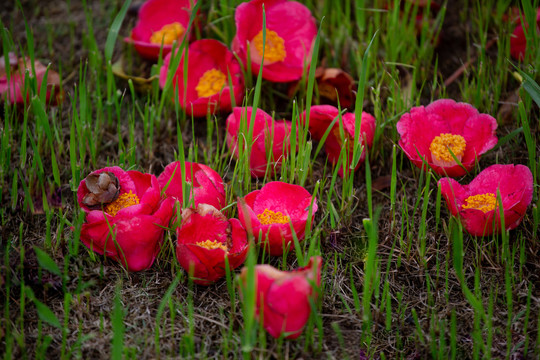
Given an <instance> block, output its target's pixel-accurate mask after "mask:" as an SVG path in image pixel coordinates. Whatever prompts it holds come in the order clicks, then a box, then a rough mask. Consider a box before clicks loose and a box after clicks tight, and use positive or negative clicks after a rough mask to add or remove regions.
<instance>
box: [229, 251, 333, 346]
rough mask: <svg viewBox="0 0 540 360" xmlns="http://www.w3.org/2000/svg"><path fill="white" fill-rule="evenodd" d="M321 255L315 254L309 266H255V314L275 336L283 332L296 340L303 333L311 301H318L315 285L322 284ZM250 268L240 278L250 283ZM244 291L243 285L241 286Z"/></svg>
mask: <svg viewBox="0 0 540 360" xmlns="http://www.w3.org/2000/svg"><path fill="white" fill-rule="evenodd" d="M321 266H322V258H321V257H320V256H315V257H312V258H311V259H310V260H309V263H308V265H307V266H306V267H302V268H299V269H296V270H293V271H280V270H278V269H276V268H274V267H272V266H270V265H257V266H255V288H256V289H257V297H256V300H255V301H256V302H255V309H256V316H257V318H258V319H259V320H260V319H261V316H262V322H263V326H264V328H265V329H266V331H268V333H270V335H272V336H273V337H275V338H278V337H280V336H281V335H284V336H285V338H287V339H296V338H297V337H299V336H300V334H301V333H302V330H303V329H304V326H305V325H306V323H307V321H308V319H309V314H310V313H311V305H310V300H313V301H314V300H316V298H317V291H318V290H315V289H314V287H317V288H318V287H319V286H320V284H321ZM247 272H248V269H247V268H245V267H244V268H243V269H242V272H241V274H240V279H241V280H242V283H243V284H244V286H245V285H246V282H247ZM240 290H241V291H242V287H240Z"/></svg>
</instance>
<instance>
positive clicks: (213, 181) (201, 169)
mask: <svg viewBox="0 0 540 360" xmlns="http://www.w3.org/2000/svg"><path fill="white" fill-rule="evenodd" d="M184 164H185V167H186V176H184V181H185V182H186V185H187V186H189V187H190V191H191V196H192V197H193V201H194V206H197V205H198V204H209V205H212V206H213V207H215V208H217V209H222V208H223V207H224V206H225V205H226V200H225V189H224V188H223V179H222V178H221V176H219V174H218V173H217V172H216V171H214V170H213V169H211V168H210V167H208V166H206V165H203V164H198V163H191V162H188V161H186V162H185V163H184ZM181 169H182V168H181V166H180V161H174V162H172V163H170V164H169V165H167V166H166V167H165V169H163V172H162V173H161V175H159V177H158V179H157V181H158V183H159V186H160V187H161V188H162V189H164V188H165V186H167V189H166V190H165V194H166V195H167V196H170V197H172V198H174V199H176V200H178V201H179V202H180V203H182V201H183V195H182V176H181V174H182V170H181ZM171 177H172V180H170V179H171ZM169 180H170V181H169ZM167 184H169V185H167Z"/></svg>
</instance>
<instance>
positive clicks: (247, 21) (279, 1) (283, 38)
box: [232, 0, 317, 82]
mask: <svg viewBox="0 0 540 360" xmlns="http://www.w3.org/2000/svg"><path fill="white" fill-rule="evenodd" d="M263 3H264V9H265V14H266V44H264V43H263V29H262V27H263ZM234 19H235V22H236V36H235V37H234V39H233V42H232V48H233V50H234V51H235V52H236V53H238V56H239V57H240V59H242V60H245V61H246V63H247V61H251V71H252V72H253V73H254V74H258V73H259V68H260V66H261V63H262V65H263V72H262V77H263V78H264V79H266V80H270V81H274V82H288V81H294V80H298V79H300V78H301V77H302V74H303V73H304V70H305V68H306V67H307V66H308V64H309V61H310V58H311V51H312V47H313V43H314V41H315V36H316V35H317V25H316V24H315V19H314V18H313V16H312V15H311V12H310V11H309V9H308V8H307V7H306V6H304V5H302V4H300V3H299V2H296V1H287V0H266V1H261V0H252V1H249V2H244V3H242V4H240V5H238V7H237V8H236V12H235V14H234ZM248 49H249V54H250V59H249V60H248ZM263 49H264V61H262V55H263Z"/></svg>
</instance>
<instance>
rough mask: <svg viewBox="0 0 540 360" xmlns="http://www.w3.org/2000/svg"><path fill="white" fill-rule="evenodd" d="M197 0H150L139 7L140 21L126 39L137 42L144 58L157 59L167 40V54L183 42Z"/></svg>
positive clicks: (165, 50)
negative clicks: (177, 43) (178, 43)
mask: <svg viewBox="0 0 540 360" xmlns="http://www.w3.org/2000/svg"><path fill="white" fill-rule="evenodd" d="M196 2H197V0H147V1H146V2H145V3H144V4H143V5H142V6H141V8H140V10H139V20H138V21H137V24H136V25H135V27H134V28H133V30H132V31H131V36H130V37H128V38H125V39H124V41H126V42H128V43H133V44H134V45H135V50H137V52H138V53H139V54H140V55H141V56H142V57H144V58H147V59H149V60H157V59H158V58H159V51H160V48H161V44H162V43H163V56H165V55H167V54H168V53H170V52H171V50H172V47H173V43H174V42H175V41H179V42H181V41H182V39H183V38H184V36H185V35H186V31H187V28H188V24H189V17H190V16H191V9H192V8H193V7H194V6H195V3H196Z"/></svg>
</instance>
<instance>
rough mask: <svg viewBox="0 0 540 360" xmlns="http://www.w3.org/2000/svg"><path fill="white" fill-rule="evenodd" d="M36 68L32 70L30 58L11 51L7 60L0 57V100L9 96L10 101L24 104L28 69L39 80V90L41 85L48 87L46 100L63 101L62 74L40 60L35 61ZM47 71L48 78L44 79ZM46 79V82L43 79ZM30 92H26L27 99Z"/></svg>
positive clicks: (54, 102)
mask: <svg viewBox="0 0 540 360" xmlns="http://www.w3.org/2000/svg"><path fill="white" fill-rule="evenodd" d="M7 68H9V81H8V78H7V72H6V70H7ZM34 69H35V72H34V71H33V70H32V62H31V61H30V58H28V57H26V58H19V59H17V56H16V55H15V54H13V53H9V57H8V59H7V60H6V59H5V58H4V57H3V56H2V57H0V100H1V101H3V100H4V98H7V99H8V101H9V102H10V103H17V104H22V103H24V100H25V90H26V89H25V77H26V72H27V71H28V72H29V74H30V77H35V78H36V82H37V90H38V91H40V89H41V86H42V85H43V86H46V87H47V92H46V101H47V103H48V102H49V101H50V100H51V99H52V102H53V104H57V103H60V102H62V101H63V96H64V92H63V91H62V89H61V86H60V85H61V83H60V76H59V75H58V73H57V72H55V71H53V70H52V69H51V68H49V71H48V72H47V66H45V65H43V64H42V63H40V62H39V61H37V60H36V61H34ZM46 72H47V78H46V79H44V77H45V73H46ZM44 80H45V83H43V81H44ZM29 98H30V94H26V99H27V100H29Z"/></svg>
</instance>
